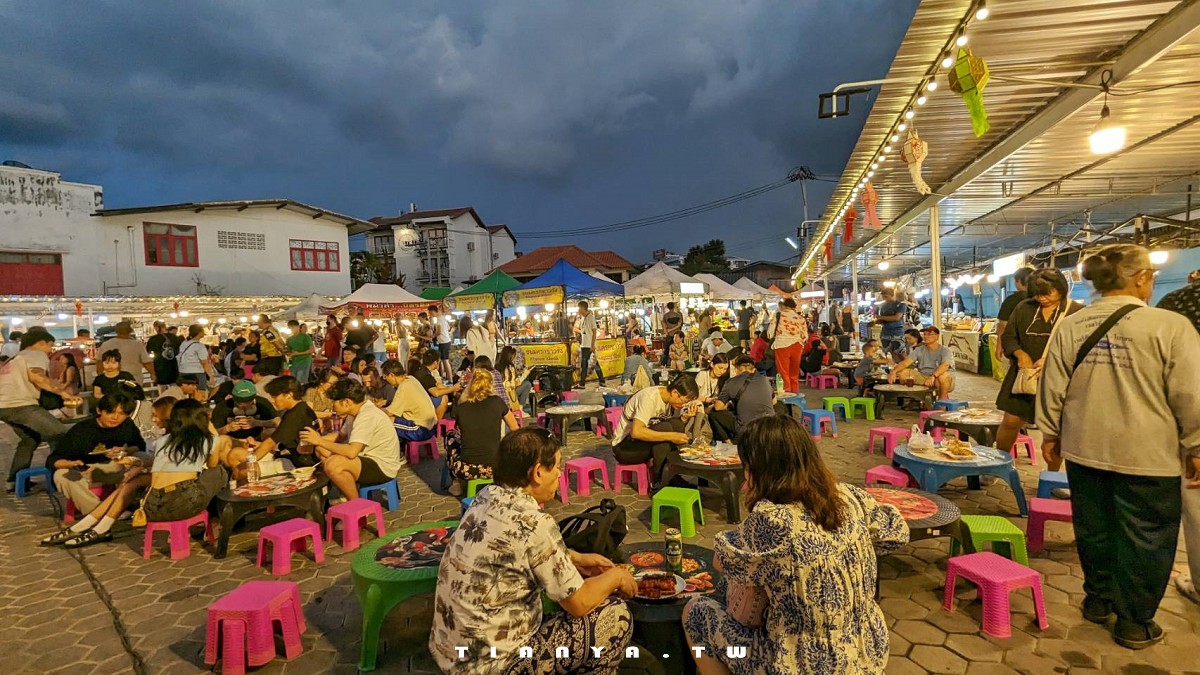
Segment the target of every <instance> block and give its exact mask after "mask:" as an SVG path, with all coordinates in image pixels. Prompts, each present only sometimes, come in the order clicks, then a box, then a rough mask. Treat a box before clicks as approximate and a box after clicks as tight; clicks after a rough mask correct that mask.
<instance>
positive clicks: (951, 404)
mask: <svg viewBox="0 0 1200 675" xmlns="http://www.w3.org/2000/svg"><path fill="white" fill-rule="evenodd" d="M933 407H934V408H936V409H938V410H945V411H946V412H954V411H955V410H963V409H965V408H966V407H967V402H966V401H955V400H951V399H943V400H940V401H934V402H933Z"/></svg>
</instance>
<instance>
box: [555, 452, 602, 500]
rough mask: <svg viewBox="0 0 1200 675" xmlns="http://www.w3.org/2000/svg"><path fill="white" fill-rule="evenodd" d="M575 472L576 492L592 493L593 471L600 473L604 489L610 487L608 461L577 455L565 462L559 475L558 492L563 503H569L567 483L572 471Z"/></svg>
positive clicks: (581, 493)
mask: <svg viewBox="0 0 1200 675" xmlns="http://www.w3.org/2000/svg"><path fill="white" fill-rule="evenodd" d="M572 471H574V472H575V492H576V493H577V494H578V495H579V496H581V497H585V496H587V495H590V494H591V493H592V472H593V471H597V472H599V473H600V478H601V481H602V482H603V484H604V489H605V490H607V489H608V462H606V461H604V460H602V459H600V458H599V457H576V458H575V459H572V460H569V461H568V462H567V463H566V464H563V470H562V473H561V474H559V475H558V492H559V495H558V496H559V498H560V499H561V500H562V503H564V504H566V503H567V483H568V480H569V478H568V476H569V475H570V473H571V472H572Z"/></svg>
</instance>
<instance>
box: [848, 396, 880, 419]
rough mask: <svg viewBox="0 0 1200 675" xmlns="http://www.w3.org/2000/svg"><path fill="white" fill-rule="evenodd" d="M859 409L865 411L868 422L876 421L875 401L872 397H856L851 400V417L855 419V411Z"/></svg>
mask: <svg viewBox="0 0 1200 675" xmlns="http://www.w3.org/2000/svg"><path fill="white" fill-rule="evenodd" d="M857 408H862V409H863V414H864V416H866V418H867V419H868V420H871V421H872V422H874V421H875V399H873V398H871V397H870V396H856V397H854V398H852V399H850V416H851V417H854V411H855V410H856V409H857Z"/></svg>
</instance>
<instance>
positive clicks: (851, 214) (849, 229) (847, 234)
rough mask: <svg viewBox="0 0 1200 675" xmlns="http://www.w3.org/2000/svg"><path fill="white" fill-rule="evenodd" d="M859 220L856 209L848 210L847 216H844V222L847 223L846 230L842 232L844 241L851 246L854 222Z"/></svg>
mask: <svg viewBox="0 0 1200 675" xmlns="http://www.w3.org/2000/svg"><path fill="white" fill-rule="evenodd" d="M855 220H858V211H855V210H854V207H853V206H851V207H850V208H848V209H846V215H844V216H842V222H843V223H845V225H846V229H845V231H843V232H842V241H843V242H845V243H847V244H849V243H850V239H851V237H853V236H854V221H855Z"/></svg>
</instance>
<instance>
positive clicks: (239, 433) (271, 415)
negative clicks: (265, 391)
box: [212, 396, 278, 438]
mask: <svg viewBox="0 0 1200 675" xmlns="http://www.w3.org/2000/svg"><path fill="white" fill-rule="evenodd" d="M277 414H278V413H276V412H275V406H273V405H271V402H270V401H268V400H267V399H265V398H263V397H262V396H256V397H254V408H253V410H252V411H251V412H250V413H243V412H241V411H235V410H234V403H233V401H221V402H220V403H218V404H217V407H216V409H214V410H213V414H212V423H213V426H215V427H217V428H218V429H220V428H221V427H223V426H225V425H226V424H229V420H230V419H233V418H235V417H250V418H253V419H256V420H259V421H262V422H265V421H267V420H271V419H275V417H276V416H277ZM261 432H262V430H261V429H258V428H253V427H252V428H250V429H237V430H236V431H231V432H229V433H228V434H227V435H228V436H229V437H230V438H250V437H251V436H257V435H258V434H259V433H261Z"/></svg>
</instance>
